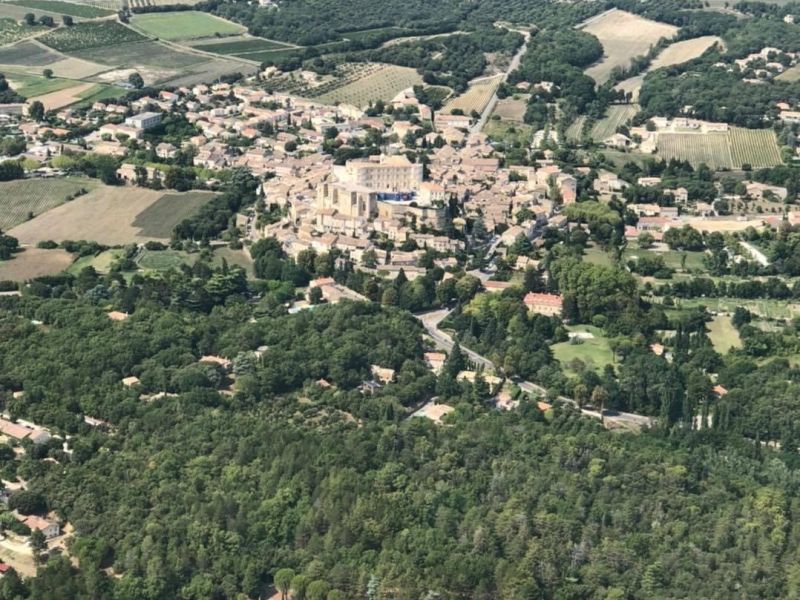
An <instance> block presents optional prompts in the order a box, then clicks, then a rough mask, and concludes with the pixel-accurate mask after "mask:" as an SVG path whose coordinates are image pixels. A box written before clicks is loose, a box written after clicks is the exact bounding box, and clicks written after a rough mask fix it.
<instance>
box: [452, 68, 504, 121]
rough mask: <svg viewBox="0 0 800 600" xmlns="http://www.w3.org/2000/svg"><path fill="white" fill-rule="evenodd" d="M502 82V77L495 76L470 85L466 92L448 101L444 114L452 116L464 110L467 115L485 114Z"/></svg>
mask: <svg viewBox="0 0 800 600" xmlns="http://www.w3.org/2000/svg"><path fill="white" fill-rule="evenodd" d="M502 81H503V76H502V75H495V76H494V77H485V78H483V79H480V80H476V81H475V82H473V83H470V85H469V89H468V90H467V91H466V92H464V93H463V94H461V95H459V96H456V97H454V98H451V99H450V100H448V101H447V103H446V104H445V105H444V106H443V107H442V112H444V113H451V114H452V112H453V111H454V110H457V109H458V110H463V111H464V114H465V115H468V114H470V113H471V112H472V111H475V112H478V113H480V112H483V109H484V108H486V105H487V104H489V100H491V99H492V96H493V95H494V93H495V92H496V91H497V88H498V87H499V86H500V83H502Z"/></svg>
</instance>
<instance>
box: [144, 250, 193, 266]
mask: <svg viewBox="0 0 800 600" xmlns="http://www.w3.org/2000/svg"><path fill="white" fill-rule="evenodd" d="M195 256H196V255H195ZM195 256H192V255H191V254H189V253H188V252H183V251H181V250H159V251H151V250H143V251H142V255H141V256H140V257H139V260H138V264H139V267H141V268H142V269H145V270H149V271H168V270H170V269H177V268H178V267H180V266H181V265H182V264H191V263H193V262H194V260H195Z"/></svg>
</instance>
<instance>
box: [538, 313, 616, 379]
mask: <svg viewBox="0 0 800 600" xmlns="http://www.w3.org/2000/svg"><path fill="white" fill-rule="evenodd" d="M569 330H570V331H571V332H585V333H589V334H591V335H593V336H594V337H592V338H589V339H582V340H580V342H577V341H575V342H573V341H572V340H570V341H567V342H560V343H558V344H553V345H552V346H551V349H552V350H553V356H554V357H555V358H556V360H557V361H558V362H560V363H561V366H562V367H563V368H564V369H565V370H567V372H569V373H574V371H573V370H572V369H571V368H570V366H569V365H570V363H571V362H572V361H573V360H575V359H579V360H581V361H583V362H584V364H585V365H586V366H587V367H588V368H589V369H593V370H595V371H602V370H603V367H605V366H606V365H608V364H611V363H613V362H614V353H613V352H612V351H611V347H610V346H609V344H608V338H606V337H604V336H603V332H602V331H601V330H600V329H598V328H597V327H592V326H589V325H581V326H576V327H570V328H569Z"/></svg>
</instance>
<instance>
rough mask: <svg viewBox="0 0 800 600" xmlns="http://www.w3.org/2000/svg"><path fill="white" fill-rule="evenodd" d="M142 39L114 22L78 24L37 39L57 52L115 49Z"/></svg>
mask: <svg viewBox="0 0 800 600" xmlns="http://www.w3.org/2000/svg"><path fill="white" fill-rule="evenodd" d="M144 39H145V38H144V37H143V36H142V35H140V34H138V33H136V32H135V31H133V30H132V29H130V28H128V27H125V26H124V25H120V24H119V23H117V22H116V21H97V22H88V23H78V24H77V25H75V26H74V27H69V28H66V27H65V28H61V29H55V30H53V31H51V32H49V33H46V34H44V35H43V36H41V37H40V38H39V41H40V42H42V43H43V44H45V45H47V46H50V47H51V48H53V49H55V50H58V51H59V52H75V51H78V50H87V49H89V48H102V49H103V50H106V49H107V48H106V47H111V48H115V47H118V46H119V45H120V44H125V43H128V42H141V41H144Z"/></svg>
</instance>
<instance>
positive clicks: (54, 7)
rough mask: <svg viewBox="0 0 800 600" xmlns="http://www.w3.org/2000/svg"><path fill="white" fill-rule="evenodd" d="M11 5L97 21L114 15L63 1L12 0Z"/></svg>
mask: <svg viewBox="0 0 800 600" xmlns="http://www.w3.org/2000/svg"><path fill="white" fill-rule="evenodd" d="M10 3H11V4H16V5H17V6H22V7H24V8H28V9H31V10H46V11H48V12H51V13H57V14H59V15H69V16H71V17H79V18H83V19H96V18H98V17H108V16H110V15H113V14H114V12H113V11H110V10H106V9H104V8H99V7H97V6H90V5H88V4H78V3H76V2H62V1H61V0H11V2H10Z"/></svg>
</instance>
